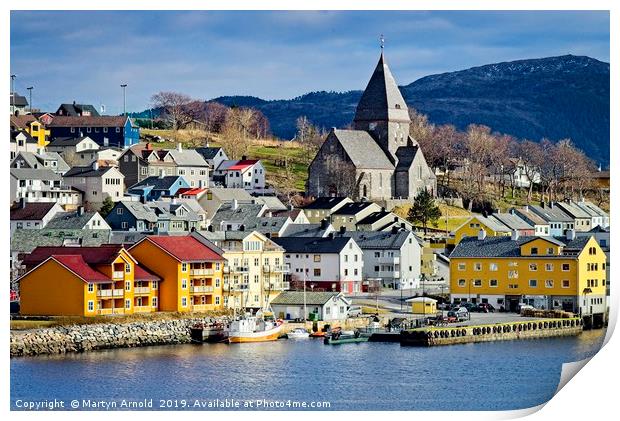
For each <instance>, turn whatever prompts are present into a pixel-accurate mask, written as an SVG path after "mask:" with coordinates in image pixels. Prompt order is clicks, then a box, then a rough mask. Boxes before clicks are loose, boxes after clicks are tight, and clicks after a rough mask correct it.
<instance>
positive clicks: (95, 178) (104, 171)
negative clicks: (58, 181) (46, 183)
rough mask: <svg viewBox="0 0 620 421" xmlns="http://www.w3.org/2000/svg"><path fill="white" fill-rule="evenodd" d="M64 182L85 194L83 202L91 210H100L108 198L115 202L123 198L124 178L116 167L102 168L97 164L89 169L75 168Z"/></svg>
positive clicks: (66, 175) (66, 176) (64, 178)
mask: <svg viewBox="0 0 620 421" xmlns="http://www.w3.org/2000/svg"><path fill="white" fill-rule="evenodd" d="M63 180H64V184H65V185H66V186H71V187H74V188H77V189H79V190H81V191H82V192H84V198H83V201H84V204H85V205H86V206H87V207H88V208H89V209H95V208H97V209H98V208H99V207H100V206H101V204H102V203H103V201H104V199H105V198H106V197H110V198H111V199H112V200H114V201H115V202H116V201H119V200H121V199H122V198H123V192H124V176H123V174H122V173H121V172H120V171H119V170H118V169H116V168H114V167H100V166H99V164H98V163H97V162H93V165H91V166H88V167H73V168H71V169H70V170H69V171H67V172H66V173H65V175H64V176H63Z"/></svg>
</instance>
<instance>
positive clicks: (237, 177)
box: [213, 157, 265, 192]
mask: <svg viewBox="0 0 620 421" xmlns="http://www.w3.org/2000/svg"><path fill="white" fill-rule="evenodd" d="M213 179H214V181H215V180H218V181H219V182H220V183H223V184H224V186H225V187H228V188H240V189H245V190H249V191H259V192H260V191H262V190H265V168H264V167H263V164H262V163H261V162H260V160H257V159H245V157H244V159H241V160H240V161H237V160H233V161H230V160H227V161H222V163H221V164H220V166H219V167H218V168H217V169H216V170H215V172H214V173H213Z"/></svg>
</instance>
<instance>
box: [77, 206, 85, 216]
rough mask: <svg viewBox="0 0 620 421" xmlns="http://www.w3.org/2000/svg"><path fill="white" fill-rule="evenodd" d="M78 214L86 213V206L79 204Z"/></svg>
mask: <svg viewBox="0 0 620 421" xmlns="http://www.w3.org/2000/svg"><path fill="white" fill-rule="evenodd" d="M77 214H78V215H80V216H82V215H84V206H78V208H77Z"/></svg>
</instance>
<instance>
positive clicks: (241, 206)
mask: <svg viewBox="0 0 620 421" xmlns="http://www.w3.org/2000/svg"><path fill="white" fill-rule="evenodd" d="M263 207H264V205H263V204H262V203H261V204H253V203H238V204H237V209H233V204H232V203H224V204H222V206H220V208H219V209H218V210H217V212H215V215H214V216H213V219H212V220H211V223H212V224H213V225H219V224H220V223H221V222H223V221H230V222H239V223H244V222H245V221H247V220H248V218H258V217H259V215H261V214H262V210H263Z"/></svg>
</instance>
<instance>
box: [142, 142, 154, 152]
mask: <svg viewBox="0 0 620 421" xmlns="http://www.w3.org/2000/svg"><path fill="white" fill-rule="evenodd" d="M144 149H146V150H147V151H150V150H151V149H153V147H152V146H151V142H147V143H146V146H145V147H144Z"/></svg>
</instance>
